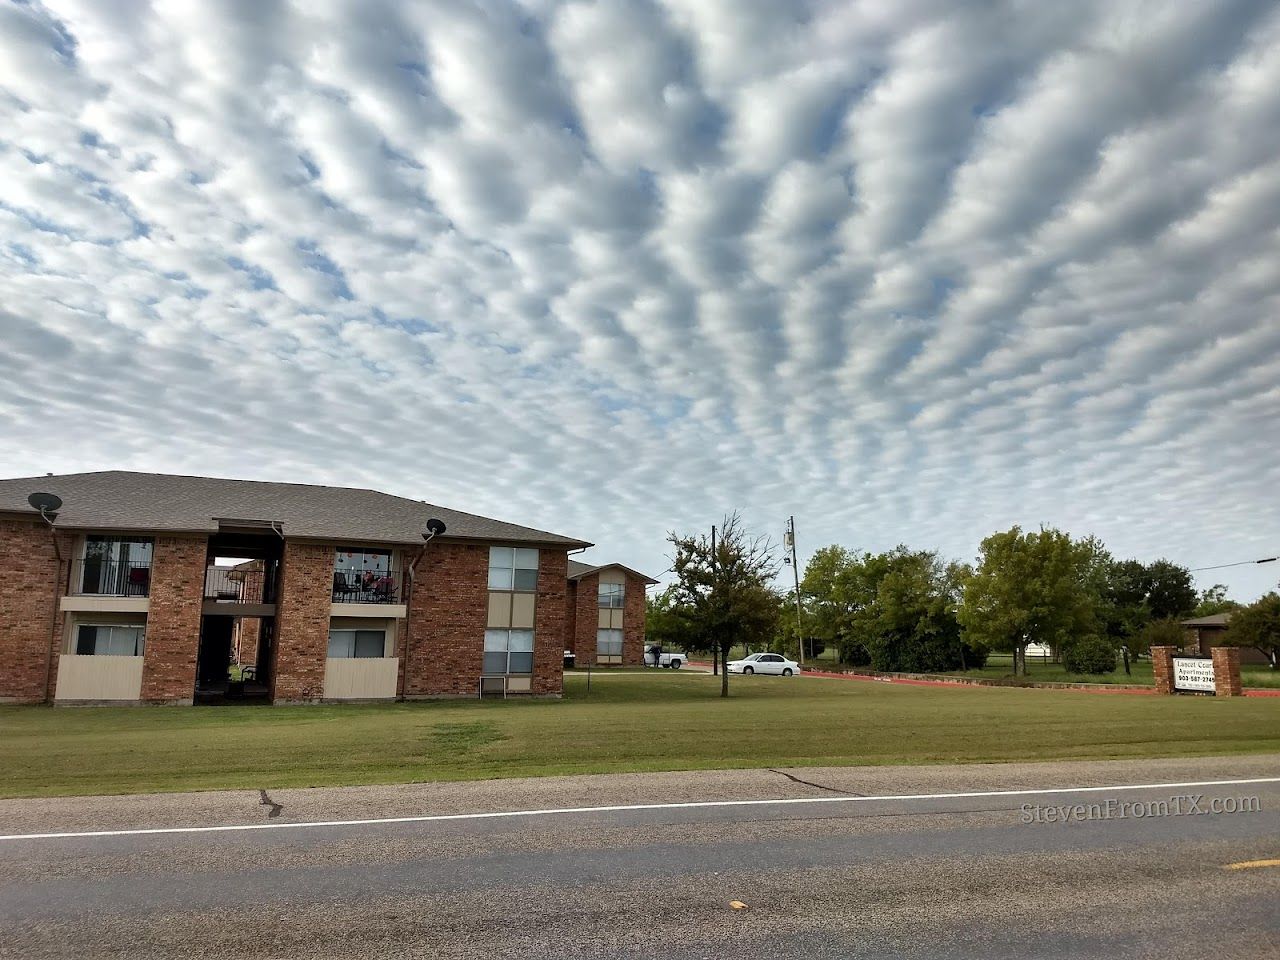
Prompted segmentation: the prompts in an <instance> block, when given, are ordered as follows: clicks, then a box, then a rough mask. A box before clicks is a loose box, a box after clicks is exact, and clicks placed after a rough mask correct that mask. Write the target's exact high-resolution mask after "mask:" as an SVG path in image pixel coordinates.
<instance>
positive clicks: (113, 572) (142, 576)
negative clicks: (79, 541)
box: [79, 536, 151, 597]
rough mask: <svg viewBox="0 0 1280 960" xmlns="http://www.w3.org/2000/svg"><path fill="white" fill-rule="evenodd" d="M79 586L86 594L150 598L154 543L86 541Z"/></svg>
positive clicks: (105, 539)
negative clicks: (152, 544)
mask: <svg viewBox="0 0 1280 960" xmlns="http://www.w3.org/2000/svg"><path fill="white" fill-rule="evenodd" d="M79 585H80V592H81V593H85V594H98V595H102V596H109V597H145V596H147V595H148V594H149V593H150V590H151V541H150V540H149V539H145V538H138V537H99V536H89V537H85V540H84V559H83V560H81V561H80V578H79Z"/></svg>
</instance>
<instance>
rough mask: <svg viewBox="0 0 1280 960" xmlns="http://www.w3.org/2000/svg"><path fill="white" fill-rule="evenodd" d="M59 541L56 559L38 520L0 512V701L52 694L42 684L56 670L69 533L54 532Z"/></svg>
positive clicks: (40, 698) (24, 700) (35, 700)
mask: <svg viewBox="0 0 1280 960" xmlns="http://www.w3.org/2000/svg"><path fill="white" fill-rule="evenodd" d="M59 542H60V544H61V546H62V556H63V558H64V559H63V562H62V563H61V564H59V562H58V559H57V557H56V555H55V553H54V548H53V537H52V536H51V535H50V532H49V527H48V526H47V525H46V524H45V522H44V521H43V520H39V519H37V520H27V519H25V518H23V519H19V518H17V517H14V518H3V517H0V570H4V572H5V575H4V577H3V579H0V701H10V702H20V703H39V702H41V701H43V700H44V699H46V696H47V695H49V694H52V691H51V690H50V691H48V694H47V693H46V684H50V683H51V682H52V681H51V679H50V678H52V677H56V676H57V670H58V663H57V649H58V641H59V640H61V633H60V632H57V633H56V635H55V624H60V622H61V616H60V615H59V614H58V613H57V612H56V610H57V602H58V598H59V597H60V596H61V595H62V593H63V592H64V589H65V585H66V579H67V569H68V563H69V561H70V559H71V538H69V537H67V536H66V535H65V534H60V535H59ZM50 658H52V662H51V659H50Z"/></svg>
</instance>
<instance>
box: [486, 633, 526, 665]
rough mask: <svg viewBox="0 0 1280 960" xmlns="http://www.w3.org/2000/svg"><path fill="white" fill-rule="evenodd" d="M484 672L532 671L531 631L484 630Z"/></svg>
mask: <svg viewBox="0 0 1280 960" xmlns="http://www.w3.org/2000/svg"><path fill="white" fill-rule="evenodd" d="M484 672H485V674H486V675H496V674H505V673H533V631H532V630H486V631H485V632H484Z"/></svg>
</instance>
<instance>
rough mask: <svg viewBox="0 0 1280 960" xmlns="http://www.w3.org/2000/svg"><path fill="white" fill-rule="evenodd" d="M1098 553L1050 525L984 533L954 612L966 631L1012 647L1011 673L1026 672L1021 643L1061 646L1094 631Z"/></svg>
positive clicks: (973, 637) (998, 645)
mask: <svg viewBox="0 0 1280 960" xmlns="http://www.w3.org/2000/svg"><path fill="white" fill-rule="evenodd" d="M1096 555H1097V545H1096V542H1094V541H1075V540H1072V539H1071V537H1070V536H1069V535H1067V534H1066V533H1064V532H1062V531H1061V530H1055V529H1052V528H1042V529H1041V530H1039V531H1038V532H1036V533H1023V532H1022V529H1021V528H1020V527H1013V528H1012V529H1010V530H1006V531H1005V532H1003V533H994V534H992V535H991V536H989V537H987V538H986V539H985V540H983V541H982V553H981V556H980V558H979V561H978V566H977V569H975V570H974V572H973V575H972V576H970V577H969V578H968V581H967V583H966V584H965V588H964V597H963V600H962V601H961V604H960V608H959V611H958V616H959V619H960V624H961V626H963V628H964V630H965V636H966V637H967V638H968V639H969V640H970V641H971V642H977V643H981V644H983V645H985V646H987V647H990V648H991V649H993V650H1010V651H1012V652H1013V669H1014V673H1015V675H1016V674H1018V673H1022V674H1024V675H1025V673H1026V651H1027V644H1029V643H1043V644H1048V645H1049V646H1052V647H1054V648H1055V649H1061V648H1062V647H1063V646H1064V645H1066V644H1067V643H1069V642H1071V641H1072V640H1073V639H1075V638H1076V637H1083V636H1086V635H1088V634H1091V633H1093V632H1094V626H1095V623H1096V620H1097V618H1096V616H1095V606H1096V592H1095V589H1094V586H1093V584H1092V583H1091V582H1090V577H1091V574H1092V570H1093V567H1094V565H1095V563H1096Z"/></svg>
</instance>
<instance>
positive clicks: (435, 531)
mask: <svg viewBox="0 0 1280 960" xmlns="http://www.w3.org/2000/svg"><path fill="white" fill-rule="evenodd" d="M427 532H428V533H429V534H431V536H433V537H438V536H440V534H442V533H444V521H443V520H438V519H436V518H435V517H432V518H431V519H430V520H428V521H427Z"/></svg>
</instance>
